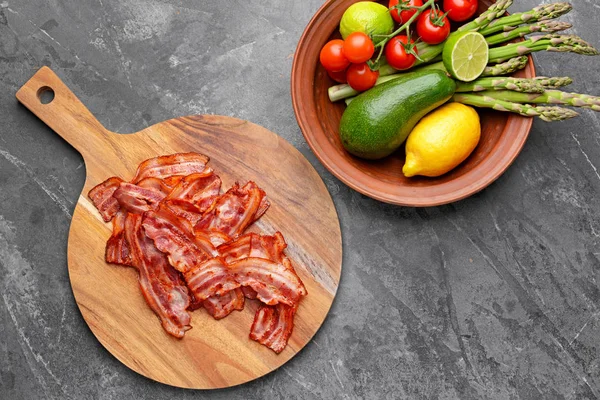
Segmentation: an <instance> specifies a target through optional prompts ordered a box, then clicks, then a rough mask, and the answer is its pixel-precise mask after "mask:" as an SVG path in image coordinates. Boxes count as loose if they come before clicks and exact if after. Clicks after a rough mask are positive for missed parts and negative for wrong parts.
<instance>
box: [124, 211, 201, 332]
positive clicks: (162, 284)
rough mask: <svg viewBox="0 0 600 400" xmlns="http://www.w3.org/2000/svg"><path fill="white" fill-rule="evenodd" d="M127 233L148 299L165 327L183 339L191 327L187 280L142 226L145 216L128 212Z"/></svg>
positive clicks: (135, 265)
mask: <svg viewBox="0 0 600 400" xmlns="http://www.w3.org/2000/svg"><path fill="white" fill-rule="evenodd" d="M124 231H125V236H126V240H127V242H128V244H129V246H130V249H131V259H132V265H133V266H134V267H136V268H137V270H138V271H139V281H140V288H141V289H142V294H143V295H144V298H145V299H146V302H147V303H148V305H149V306H150V308H151V309H152V311H154V313H155V314H156V315H157V316H158V318H159V319H160V321H161V323H162V326H163V328H164V329H165V330H166V331H167V332H168V333H169V334H170V335H173V336H175V337H177V338H182V337H183V335H184V334H185V331H187V330H188V329H190V328H191V326H190V319H191V317H190V314H189V312H188V311H187V308H188V306H189V304H190V298H189V294H188V289H187V287H186V286H185V282H184V281H183V279H182V278H181V275H180V274H179V272H177V271H176V270H175V269H174V268H173V267H171V265H169V263H168V261H167V258H166V257H165V255H164V254H163V253H161V252H160V251H158V249H157V248H156V247H155V246H154V243H153V242H152V240H151V239H149V238H148V237H147V236H146V235H145V234H144V231H143V229H142V216H141V215H138V214H127V217H126V219H125V228H124Z"/></svg>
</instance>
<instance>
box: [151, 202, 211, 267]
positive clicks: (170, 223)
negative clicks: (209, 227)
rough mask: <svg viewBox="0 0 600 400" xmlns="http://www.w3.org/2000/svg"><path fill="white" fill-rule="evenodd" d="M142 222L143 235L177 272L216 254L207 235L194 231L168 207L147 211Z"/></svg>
mask: <svg viewBox="0 0 600 400" xmlns="http://www.w3.org/2000/svg"><path fill="white" fill-rule="evenodd" d="M142 224H143V226H144V230H145V232H146V235H147V236H148V237H149V238H150V239H152V240H153V241H154V244H155V245H156V247H157V248H158V249H159V250H160V251H162V252H163V253H166V254H167V257H168V259H169V262H170V263H171V265H172V266H173V267H175V269H177V270H178V271H180V272H183V273H185V272H186V271H188V270H190V269H192V268H194V267H196V266H198V265H199V264H201V263H202V262H204V261H206V260H208V259H209V258H212V257H214V256H216V255H217V250H216V249H215V247H214V246H213V244H212V243H211V241H210V238H209V237H207V236H201V235H198V234H194V232H193V231H192V226H191V224H190V223H189V222H188V221H187V220H185V219H183V218H179V217H178V216H177V215H176V214H175V213H173V212H172V211H171V210H170V209H169V208H168V207H165V206H162V205H161V206H159V208H158V209H157V210H153V211H148V212H147V213H145V214H144V220H143V222H142Z"/></svg>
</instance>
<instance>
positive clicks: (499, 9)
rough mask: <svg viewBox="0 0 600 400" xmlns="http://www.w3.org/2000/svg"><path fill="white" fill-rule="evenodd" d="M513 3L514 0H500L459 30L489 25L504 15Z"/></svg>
mask: <svg viewBox="0 0 600 400" xmlns="http://www.w3.org/2000/svg"><path fill="white" fill-rule="evenodd" d="M512 3H513V0H498V1H496V2H495V3H494V4H492V5H491V6H490V7H489V8H488V9H487V10H486V11H484V12H483V13H482V14H481V15H480V16H479V17H477V18H475V19H474V20H473V21H471V22H469V23H468V24H465V25H463V26H461V27H460V28H458V31H461V32H462V31H480V30H482V29H483V28H485V27H486V26H488V25H489V24H490V23H491V22H492V21H494V20H495V19H496V18H498V17H500V16H502V15H504V13H505V12H506V10H507V9H508V7H510V6H511V5H512Z"/></svg>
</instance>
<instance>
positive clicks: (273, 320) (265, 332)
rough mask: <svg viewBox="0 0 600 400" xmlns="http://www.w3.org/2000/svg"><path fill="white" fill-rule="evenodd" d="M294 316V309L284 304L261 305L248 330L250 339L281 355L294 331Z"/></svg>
mask: <svg viewBox="0 0 600 400" xmlns="http://www.w3.org/2000/svg"><path fill="white" fill-rule="evenodd" d="M295 314H296V307H291V306H288V305H286V304H278V305H276V306H267V305H261V306H260V307H259V309H258V310H257V311H256V315H255V317H254V322H253V323H252V328H250V339H252V340H256V341H257V342H259V343H260V344H263V345H265V346H267V347H268V348H270V349H271V350H273V351H274V352H275V353H277V354H279V353H281V352H282V351H283V349H284V348H285V346H287V342H288V339H289V338H290V336H291V334H292V330H293V329H294V315H295Z"/></svg>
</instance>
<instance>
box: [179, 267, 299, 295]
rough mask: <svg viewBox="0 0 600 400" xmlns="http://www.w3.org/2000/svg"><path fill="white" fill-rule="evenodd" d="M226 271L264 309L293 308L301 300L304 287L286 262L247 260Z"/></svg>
mask: <svg viewBox="0 0 600 400" xmlns="http://www.w3.org/2000/svg"><path fill="white" fill-rule="evenodd" d="M228 267H229V269H230V273H231V275H232V276H233V279H234V280H235V281H236V282H239V284H240V285H242V286H250V287H251V288H252V289H254V290H255V291H256V297H257V298H258V299H259V300H260V301H262V302H263V303H265V304H267V305H275V304H277V303H284V304H287V305H290V306H294V305H295V304H297V303H298V301H300V297H301V296H304V295H306V288H305V287H304V284H303V283H302V281H301V280H300V278H299V277H298V275H296V273H295V272H294V269H293V268H292V266H291V263H290V261H289V260H288V259H287V258H284V259H283V262H282V263H276V262H273V261H270V260H266V259H264V258H256V257H248V258H245V259H243V260H240V261H236V262H234V263H232V264H229V265H228ZM188 284H189V280H188Z"/></svg>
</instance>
